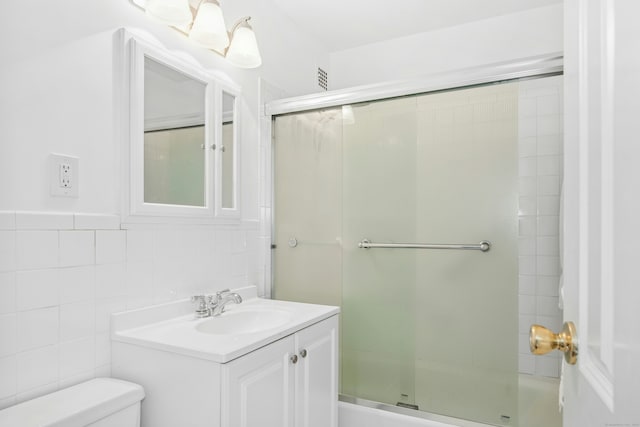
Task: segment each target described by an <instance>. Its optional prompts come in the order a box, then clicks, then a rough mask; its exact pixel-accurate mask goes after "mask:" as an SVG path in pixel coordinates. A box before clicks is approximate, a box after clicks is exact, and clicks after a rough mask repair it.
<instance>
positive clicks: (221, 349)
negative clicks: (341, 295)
mask: <svg viewBox="0 0 640 427" xmlns="http://www.w3.org/2000/svg"><path fill="white" fill-rule="evenodd" d="M234 292H240V295H241V296H242V299H243V301H242V303H241V304H230V305H229V306H228V307H227V311H226V312H224V313H222V315H220V316H217V317H209V318H206V319H197V318H195V316H194V310H195V308H194V304H193V303H192V302H191V301H190V300H188V299H184V300H179V301H172V302H170V303H165V304H160V305H155V306H150V307H144V308H140V309H137V310H130V311H126V312H123V313H118V314H114V315H112V319H111V321H112V324H111V334H112V339H113V341H114V342H118V343H122V344H132V345H136V346H142V347H148V348H154V349H157V350H162V351H168V352H173V353H177V354H183V355H186V356H191V357H197V358H200V359H205V360H212V361H214V362H218V363H227V362H229V361H231V360H234V359H236V358H238V357H240V356H243V355H245V354H247V353H249V352H251V351H253V350H256V349H258V348H260V347H263V346H265V345H267V344H269V343H271V342H274V341H276V340H278V339H280V338H283V337H285V336H287V335H290V334H292V333H294V332H297V331H299V330H300V329H303V328H305V327H307V326H310V325H312V324H314V323H316V322H319V321H321V320H323V319H327V318H329V317H331V316H333V315H335V314H338V312H339V309H338V307H330V306H325V305H316V304H303V303H299V302H289V301H277V300H271V299H263V298H257V295H256V288H255V287H247V288H241V289H236V290H234ZM112 348H113V347H112Z"/></svg>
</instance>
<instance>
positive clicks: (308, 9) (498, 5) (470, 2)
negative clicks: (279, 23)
mask: <svg viewBox="0 0 640 427" xmlns="http://www.w3.org/2000/svg"><path fill="white" fill-rule="evenodd" d="M272 1H273V2H274V3H275V5H276V6H277V7H278V8H280V9H281V10H282V12H283V13H284V14H286V15H288V16H289V17H290V18H291V19H292V20H293V21H294V22H295V23H296V24H297V25H299V26H300V27H301V28H304V29H305V30H306V31H307V32H308V33H309V34H310V35H311V36H313V37H315V38H316V39H317V40H319V41H320V42H321V43H323V44H324V45H325V46H326V47H327V48H328V49H329V50H330V51H332V52H333V51H338V50H343V49H348V48H352V47H356V46H361V45H365V44H369V43H374V42H379V41H383V40H388V39H393V38H397V37H403V36H409V35H412V34H417V33H422V32H425V31H432V30H436V29H439V28H444V27H450V26H454V25H460V24H464V23H467V22H471V21H477V20H480V19H486V18H490V17H492V16H499V15H506V14H509V13H514V12H518V11H522V10H526V9H533V8H536V7H542V6H548V5H551V4H557V3H561V2H562V0H386V1H383V0H272Z"/></svg>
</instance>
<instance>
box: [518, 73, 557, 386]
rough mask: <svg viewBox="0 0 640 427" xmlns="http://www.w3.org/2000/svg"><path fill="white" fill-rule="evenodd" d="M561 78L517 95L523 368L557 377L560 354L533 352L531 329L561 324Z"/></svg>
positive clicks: (524, 86)
mask: <svg viewBox="0 0 640 427" xmlns="http://www.w3.org/2000/svg"><path fill="white" fill-rule="evenodd" d="M562 91H563V87H562V77H551V78H545V79H538V80H529V81H524V82H521V83H520V95H519V105H518V114H519V118H518V119H519V135H518V139H519V141H518V152H519V154H518V156H519V212H518V216H519V241H518V243H519V251H518V255H519V314H520V319H519V331H520V334H519V370H520V372H521V373H525V374H532V375H542V376H547V377H557V376H558V374H559V368H560V361H561V358H560V352H557V351H556V352H552V353H550V354H547V355H545V356H533V355H531V353H530V351H529V327H530V326H531V325H532V324H534V323H538V324H540V325H543V326H546V327H547V328H550V329H552V330H554V331H559V330H560V329H561V327H562V311H561V310H560V309H559V308H558V294H559V292H558V288H559V281H560V275H561V263H560V249H559V248H560V242H559V236H560V227H559V224H560V216H559V215H560V192H561V185H562V163H563V153H562V142H563V140H562V132H563V126H562V122H563V115H562V114H563V113H562V111H563V110H562V105H563V102H562Z"/></svg>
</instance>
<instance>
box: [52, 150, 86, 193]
mask: <svg viewBox="0 0 640 427" xmlns="http://www.w3.org/2000/svg"><path fill="white" fill-rule="evenodd" d="M49 169H50V178H49V182H50V189H51V195H52V196H59V197H78V176H79V175H78V158H77V157H71V156H64V155H61V154H51V155H50V156H49Z"/></svg>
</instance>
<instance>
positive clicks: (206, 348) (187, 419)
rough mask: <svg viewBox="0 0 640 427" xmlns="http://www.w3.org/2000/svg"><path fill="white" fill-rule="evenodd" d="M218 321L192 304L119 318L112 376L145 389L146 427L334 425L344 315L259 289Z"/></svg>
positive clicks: (115, 327)
mask: <svg viewBox="0 0 640 427" xmlns="http://www.w3.org/2000/svg"><path fill="white" fill-rule="evenodd" d="M236 292H239V293H241V294H242V295H243V299H244V302H243V303H241V304H238V305H235V304H233V305H229V306H228V308H227V310H226V311H225V312H224V313H223V314H222V315H220V316H217V317H208V318H204V319H197V318H196V317H195V316H194V314H193V311H194V304H192V303H191V302H189V301H187V300H183V301H178V302H174V303H169V304H163V305H159V306H154V307H149V308H144V309H140V310H134V311H130V312H125V313H119V314H114V315H113V317H112V325H111V326H112V350H111V351H112V375H113V376H114V377H115V378H121V379H126V380H130V381H134V382H136V383H138V384H141V385H143V386H144V388H145V391H146V393H147V397H146V398H145V400H144V401H143V403H142V426H146V427H175V426H189V427H200V426H202V427H205V426H206V427H231V426H247V427H252V426H256V427H257V426H260V427H286V426H291V427H293V426H296V427H316V426H317V427H336V426H337V402H338V366H337V364H338V360H337V355H338V353H337V348H338V311H339V309H338V308H337V307H330V306H322V305H314V304H301V303H294V302H287V301H275V300H267V299H262V298H257V297H255V288H253V287H250V288H245V289H243V290H236Z"/></svg>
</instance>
